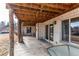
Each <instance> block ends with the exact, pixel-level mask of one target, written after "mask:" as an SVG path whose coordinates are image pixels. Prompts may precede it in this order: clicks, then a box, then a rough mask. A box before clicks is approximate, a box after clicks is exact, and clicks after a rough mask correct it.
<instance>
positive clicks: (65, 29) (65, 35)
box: [62, 20, 69, 42]
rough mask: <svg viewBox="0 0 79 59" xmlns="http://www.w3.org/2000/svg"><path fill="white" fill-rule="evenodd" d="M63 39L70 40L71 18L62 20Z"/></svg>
mask: <svg viewBox="0 0 79 59" xmlns="http://www.w3.org/2000/svg"><path fill="white" fill-rule="evenodd" d="M62 40H63V41H67V42H69V20H64V21H62Z"/></svg>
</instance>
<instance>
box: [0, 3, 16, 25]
mask: <svg viewBox="0 0 79 59" xmlns="http://www.w3.org/2000/svg"><path fill="white" fill-rule="evenodd" d="M1 21H4V22H5V24H7V22H9V10H8V9H6V4H5V3H0V22H1ZM14 21H15V22H17V18H15V16H14Z"/></svg>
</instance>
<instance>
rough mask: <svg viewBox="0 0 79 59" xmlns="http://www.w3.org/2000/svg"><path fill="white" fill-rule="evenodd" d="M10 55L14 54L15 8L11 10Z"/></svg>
mask: <svg viewBox="0 0 79 59" xmlns="http://www.w3.org/2000/svg"><path fill="white" fill-rule="evenodd" d="M9 37H10V53H9V54H10V56H14V20H13V10H9Z"/></svg>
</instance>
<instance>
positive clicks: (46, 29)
mask: <svg viewBox="0 0 79 59" xmlns="http://www.w3.org/2000/svg"><path fill="white" fill-rule="evenodd" d="M45 31H46V32H45V34H46V35H45V36H46V39H48V25H46V27H45Z"/></svg>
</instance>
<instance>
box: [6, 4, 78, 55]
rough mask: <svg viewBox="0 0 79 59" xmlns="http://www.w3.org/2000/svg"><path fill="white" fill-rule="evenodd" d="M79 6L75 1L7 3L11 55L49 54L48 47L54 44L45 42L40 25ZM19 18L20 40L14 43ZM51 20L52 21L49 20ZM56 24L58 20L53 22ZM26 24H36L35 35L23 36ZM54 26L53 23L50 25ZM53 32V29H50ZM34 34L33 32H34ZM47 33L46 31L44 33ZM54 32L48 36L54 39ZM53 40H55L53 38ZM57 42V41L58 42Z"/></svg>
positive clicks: (18, 34) (18, 31)
mask: <svg viewBox="0 0 79 59" xmlns="http://www.w3.org/2000/svg"><path fill="white" fill-rule="evenodd" d="M78 7H79V4H75V3H69V4H68V3H7V4H6V8H7V9H9V23H10V32H9V34H10V35H9V37H10V51H9V55H10V56H28V55H29V56H30V55H32V56H33V55H36V56H48V55H49V54H48V52H47V48H48V47H50V46H52V44H50V43H48V42H47V41H46V42H45V41H44V42H43V41H42V39H43V38H41V36H42V35H41V34H40V31H42V33H43V31H45V30H41V29H42V28H43V27H42V25H43V24H42V25H40V24H41V23H44V22H45V21H48V20H50V19H52V18H55V17H58V16H60V15H62V14H64V13H66V12H69V11H72V10H74V9H76V8H78ZM13 15H15V16H16V18H17V19H18V26H17V28H18V30H17V36H18V42H17V43H14V34H15V31H14V30H15V29H14V18H13ZM48 22H51V21H48ZM52 23H53V24H56V21H53V22H52ZM24 26H35V32H34V33H35V35H31V36H23V29H24ZM50 26H51V27H52V25H50ZM50 32H52V31H50ZM32 34H33V33H32ZM43 34H45V33H43ZM52 35H53V34H52V33H50V35H49V34H48V38H50V40H52V39H53V38H52ZM52 41H53V40H52ZM56 43H57V42H56Z"/></svg>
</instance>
